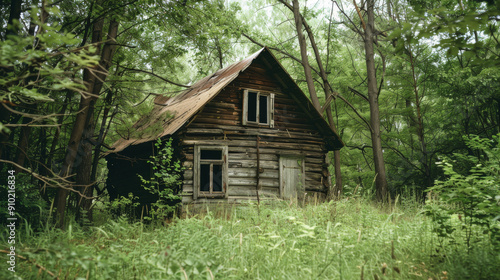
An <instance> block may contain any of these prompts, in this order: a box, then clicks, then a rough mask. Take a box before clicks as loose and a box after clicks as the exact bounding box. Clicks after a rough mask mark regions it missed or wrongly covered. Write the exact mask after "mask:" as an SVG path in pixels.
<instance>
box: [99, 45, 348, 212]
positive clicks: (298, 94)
mask: <svg viewBox="0 0 500 280" xmlns="http://www.w3.org/2000/svg"><path fill="white" fill-rule="evenodd" d="M152 127H156V129H152ZM148 130H150V131H149V132H148ZM133 131H134V134H133V135H130V136H128V137H124V138H122V139H120V140H118V141H117V142H116V143H115V144H114V145H113V147H114V150H113V151H112V153H110V154H108V155H107V157H106V158H107V160H108V168H109V174H108V181H107V188H108V191H109V193H110V195H111V197H112V198H114V197H116V196H117V195H124V196H126V195H127V194H128V193H129V192H133V193H134V195H137V196H140V197H141V198H142V200H143V201H148V200H149V201H150V202H152V201H154V198H153V197H151V195H150V194H148V193H147V192H145V191H144V190H143V189H141V187H140V185H141V183H140V181H139V179H138V177H137V175H136V174H142V176H143V177H147V176H148V174H149V173H148V172H150V169H149V168H150V167H149V166H148V164H147V163H146V161H147V160H148V159H149V157H150V156H151V154H152V153H153V152H154V147H153V144H154V142H155V141H156V139H158V138H163V139H169V138H173V140H174V142H173V148H174V151H175V154H176V158H178V159H179V160H180V161H181V163H182V166H183V167H184V170H183V171H182V179H183V184H182V190H181V191H182V197H183V199H182V201H183V203H190V202H194V203H198V202H220V201H230V202H234V201H238V200H248V199H257V198H259V199H276V198H282V199H289V198H292V197H299V198H301V197H303V196H304V195H306V194H307V196H308V197H309V196H317V197H319V198H325V195H326V194H327V192H328V190H329V188H330V184H331V178H330V174H329V172H328V166H329V164H330V162H329V160H328V159H327V154H328V151H332V150H338V149H340V148H342V146H343V143H342V141H341V140H340V138H339V136H338V135H337V134H336V133H334V132H333V131H332V130H331V128H330V127H329V125H328V124H327V122H326V121H325V120H324V118H323V117H322V115H321V114H320V113H319V112H318V111H317V110H316V109H315V108H314V106H313V104H312V103H311V102H310V100H309V99H308V97H307V96H306V95H305V94H304V93H303V92H302V90H301V89H300V88H299V87H298V86H297V84H296V83H295V82H294V81H293V79H292V78H291V77H290V75H289V74H288V73H287V72H286V71H285V70H284V68H283V67H282V66H281V64H280V63H279V62H278V61H277V60H276V58H275V57H274V56H273V54H272V53H271V52H270V51H269V49H267V48H263V49H261V50H259V51H258V52H256V53H254V54H252V55H251V56H249V57H248V58H246V59H244V60H242V61H240V62H237V63H234V64H232V65H230V66H228V67H226V68H224V69H221V70H219V71H217V72H216V73H214V74H213V75H210V76H208V77H205V78H204V79H202V80H200V81H198V82H197V83H195V84H193V85H192V86H191V87H190V88H189V89H187V90H185V91H184V92H182V93H181V94H179V95H177V96H175V97H172V98H169V97H164V96H158V97H157V98H156V99H155V106H154V109H153V110H152V112H151V113H150V114H149V115H148V116H146V117H144V118H142V119H141V120H139V121H138V122H137V123H136V124H135V125H134V126H133ZM134 135H136V136H134ZM137 135H140V136H137Z"/></svg>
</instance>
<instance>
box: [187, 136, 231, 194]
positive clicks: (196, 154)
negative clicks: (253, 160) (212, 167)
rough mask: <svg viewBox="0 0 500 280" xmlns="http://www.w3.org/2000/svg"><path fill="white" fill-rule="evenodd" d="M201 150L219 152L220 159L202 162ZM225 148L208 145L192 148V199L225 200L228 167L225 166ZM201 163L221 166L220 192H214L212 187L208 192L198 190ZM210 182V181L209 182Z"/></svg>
mask: <svg viewBox="0 0 500 280" xmlns="http://www.w3.org/2000/svg"><path fill="white" fill-rule="evenodd" d="M202 150H220V151H221V152H222V159H220V160H203V159H201V151H202ZM227 159H228V157H227V146H209V145H203V146H202V145H195V146H194V165H193V167H194V168H193V176H194V177H193V199H198V198H201V197H206V198H227V196H228V192H227V187H228V182H229V180H228V179H229V177H228V166H227V163H228V162H227ZM203 163H205V164H206V163H212V164H213V163H216V164H222V191H221V192H214V191H213V189H212V187H213V186H211V188H210V190H209V191H208V192H206V191H205V192H202V191H201V190H200V187H201V185H200V175H201V171H200V168H201V164H203ZM210 181H212V180H210Z"/></svg>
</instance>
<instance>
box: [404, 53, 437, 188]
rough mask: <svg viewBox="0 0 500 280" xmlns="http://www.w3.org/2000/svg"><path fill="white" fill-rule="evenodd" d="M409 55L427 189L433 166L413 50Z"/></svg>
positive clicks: (430, 184) (418, 134)
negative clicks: (428, 149) (430, 160)
mask: <svg viewBox="0 0 500 280" xmlns="http://www.w3.org/2000/svg"><path fill="white" fill-rule="evenodd" d="M408 52H409V55H410V65H411V71H412V83H413V92H414V94H415V107H416V109H417V119H416V122H417V136H418V140H419V141H420V149H421V152H422V159H421V163H422V167H423V169H424V172H425V174H424V176H425V182H426V184H427V187H431V186H432V183H433V182H432V178H431V166H430V162H429V155H428V154H429V153H428V151H427V143H426V142H425V132H424V120H423V117H422V110H421V106H420V101H421V100H420V95H419V90H418V80H417V75H416V73H415V67H416V66H415V57H414V56H413V52H412V50H411V48H409V49H408Z"/></svg>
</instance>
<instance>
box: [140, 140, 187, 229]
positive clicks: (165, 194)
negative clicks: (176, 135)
mask: <svg viewBox="0 0 500 280" xmlns="http://www.w3.org/2000/svg"><path fill="white" fill-rule="evenodd" d="M155 147H156V149H157V151H158V153H157V154H156V155H153V156H151V160H149V161H148V163H149V164H151V168H152V171H153V172H152V175H151V178H149V179H145V178H143V177H142V176H140V175H138V176H139V178H140V179H141V182H142V186H143V187H144V189H146V190H148V191H150V192H151V193H152V194H154V195H157V196H158V200H157V201H156V202H154V203H152V204H151V211H150V213H151V215H152V217H153V218H155V217H156V218H160V219H162V218H166V217H168V216H171V215H172V214H173V213H174V212H175V210H176V209H177V206H178V205H179V203H180V201H181V197H180V196H179V191H180V185H181V182H182V181H181V170H182V168H181V164H180V161H178V160H177V161H174V155H173V154H174V152H173V148H172V138H170V139H169V140H168V141H167V142H162V141H161V139H158V141H157V142H156V143H155Z"/></svg>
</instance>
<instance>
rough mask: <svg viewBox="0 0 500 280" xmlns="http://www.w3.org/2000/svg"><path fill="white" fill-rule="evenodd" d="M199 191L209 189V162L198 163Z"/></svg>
mask: <svg viewBox="0 0 500 280" xmlns="http://www.w3.org/2000/svg"><path fill="white" fill-rule="evenodd" d="M200 191H202V192H209V191H210V164H200Z"/></svg>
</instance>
